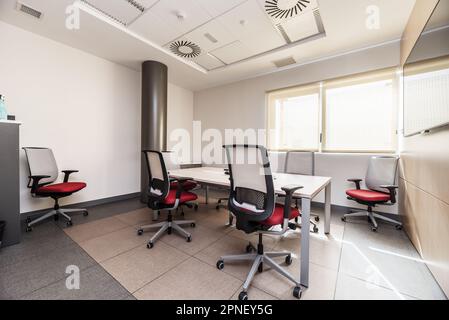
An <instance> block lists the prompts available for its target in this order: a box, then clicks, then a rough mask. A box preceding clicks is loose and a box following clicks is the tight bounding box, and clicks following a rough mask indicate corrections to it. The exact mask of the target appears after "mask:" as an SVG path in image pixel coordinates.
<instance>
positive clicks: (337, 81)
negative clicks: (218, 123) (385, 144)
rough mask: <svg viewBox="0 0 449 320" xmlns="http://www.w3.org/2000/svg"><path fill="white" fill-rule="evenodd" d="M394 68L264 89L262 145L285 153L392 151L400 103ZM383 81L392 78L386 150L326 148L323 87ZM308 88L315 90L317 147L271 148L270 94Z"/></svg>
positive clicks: (369, 152) (396, 68)
mask: <svg viewBox="0 0 449 320" xmlns="http://www.w3.org/2000/svg"><path fill="white" fill-rule="evenodd" d="M399 70H400V69H399V68H398V67H389V68H383V69H378V70H374V71H368V72H362V73H356V74H352V75H348V76H343V77H338V78H332V79H328V80H323V81H319V82H311V83H306V84H302V85H299V86H292V87H287V88H283V89H277V90H271V91H267V92H266V108H265V110H266V129H267V134H266V145H267V146H268V149H269V150H270V151H277V152H285V151H309V152H321V153H354V154H357V153H360V154H396V153H397V150H398V147H399V143H398V132H399V123H398V121H399V114H398V113H399V103H400V78H401V75H400V72H399ZM384 80H392V85H393V97H392V98H393V110H392V111H391V112H392V114H393V117H392V122H393V123H392V128H393V130H392V132H391V138H392V144H391V149H390V150H369V149H367V150H354V149H352V150H351V149H349V150H346V149H336V150H333V149H330V148H327V147H326V111H327V105H326V89H331V88H342V87H345V86H351V85H357V84H364V83H373V82H377V81H384ZM312 87H318V91H319V115H320V116H319V119H317V121H318V122H319V123H318V128H319V132H318V135H319V136H318V148H317V149H285V148H279V149H275V148H271V145H270V128H271V127H270V106H271V99H270V95H272V96H276V94H278V96H280V95H285V94H287V93H288V92H294V91H301V90H304V91H307V89H310V88H312Z"/></svg>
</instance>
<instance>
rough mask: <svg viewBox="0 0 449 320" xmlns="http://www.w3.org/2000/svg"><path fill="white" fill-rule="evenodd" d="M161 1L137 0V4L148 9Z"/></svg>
mask: <svg viewBox="0 0 449 320" xmlns="http://www.w3.org/2000/svg"><path fill="white" fill-rule="evenodd" d="M158 1H159V0H136V2H137V3H138V4H140V5H142V6H143V7H144V8H145V9H148V8H149V7H151V6H152V5H153V4H155V3H156V2H158Z"/></svg>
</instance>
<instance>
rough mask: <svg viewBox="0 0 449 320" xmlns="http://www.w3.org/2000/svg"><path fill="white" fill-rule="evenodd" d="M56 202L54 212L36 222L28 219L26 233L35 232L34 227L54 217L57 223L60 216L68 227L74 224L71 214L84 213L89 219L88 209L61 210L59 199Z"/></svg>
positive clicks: (46, 214) (37, 219)
mask: <svg viewBox="0 0 449 320" xmlns="http://www.w3.org/2000/svg"><path fill="white" fill-rule="evenodd" d="M54 200H55V205H54V207H53V210H51V211H49V212H47V213H45V214H44V215H42V216H40V217H39V218H36V219H34V220H31V218H30V217H28V218H27V219H26V222H27V227H26V232H31V231H32V230H33V228H32V226H33V225H35V224H37V223H39V222H41V221H44V220H47V219H49V218H51V217H53V219H54V220H55V221H58V220H59V216H61V217H63V218H64V219H66V220H67V227H71V226H72V225H73V223H72V218H71V217H70V216H69V215H68V214H69V213H77V212H82V213H83V215H84V216H85V217H87V216H88V215H89V211H87V209H82V208H74V209H70V208H60V207H59V204H58V199H54Z"/></svg>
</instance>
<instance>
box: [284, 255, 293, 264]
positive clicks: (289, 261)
mask: <svg viewBox="0 0 449 320" xmlns="http://www.w3.org/2000/svg"><path fill="white" fill-rule="evenodd" d="M292 263H293V259H292V255H291V254H289V255H288V256H286V257H285V264H286V265H287V266H289V265H291V264H292Z"/></svg>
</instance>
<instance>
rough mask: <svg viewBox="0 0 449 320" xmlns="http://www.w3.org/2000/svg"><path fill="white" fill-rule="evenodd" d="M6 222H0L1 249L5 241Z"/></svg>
mask: <svg viewBox="0 0 449 320" xmlns="http://www.w3.org/2000/svg"><path fill="white" fill-rule="evenodd" d="M5 226H6V222H5V221H0V248H1V247H2V241H3V234H4V232H5Z"/></svg>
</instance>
